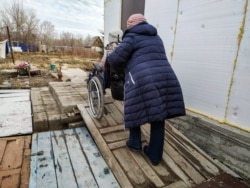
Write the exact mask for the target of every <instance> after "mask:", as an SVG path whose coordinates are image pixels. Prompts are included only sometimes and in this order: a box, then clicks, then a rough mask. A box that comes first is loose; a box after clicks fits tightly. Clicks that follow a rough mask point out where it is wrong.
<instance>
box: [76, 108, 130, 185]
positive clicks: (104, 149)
mask: <svg viewBox="0 0 250 188" xmlns="http://www.w3.org/2000/svg"><path fill="white" fill-rule="evenodd" d="M77 107H78V109H79V110H80V113H81V115H82V117H83V119H84V121H85V123H86V125H87V127H88V129H89V131H90V132H91V135H92V136H93V138H94V140H95V142H96V143H97V145H98V147H99V149H100V151H101V153H102V155H103V157H104V159H105V160H106V162H107V163H108V165H109V167H110V168H111V169H112V171H113V173H114V175H115V176H116V178H117V180H118V181H119V184H120V185H121V187H126V188H129V187H133V186H132V184H131V183H130V181H129V179H128V178H127V176H126V174H125V173H124V171H123V170H122V168H121V167H120V165H119V163H118V161H117V160H116V158H115V156H114V155H113V153H112V152H111V151H110V149H109V148H108V146H107V145H106V143H105V141H104V139H103V138H102V136H101V135H100V133H99V131H98V129H97V128H96V125H95V124H94V121H93V120H92V118H91V116H90V113H89V111H87V110H86V109H85V107H84V106H83V105H81V104H78V105H77Z"/></svg>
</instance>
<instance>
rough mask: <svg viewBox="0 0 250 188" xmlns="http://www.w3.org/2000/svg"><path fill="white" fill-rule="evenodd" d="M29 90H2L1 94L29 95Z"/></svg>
mask: <svg viewBox="0 0 250 188" xmlns="http://www.w3.org/2000/svg"><path fill="white" fill-rule="evenodd" d="M29 92H30V90H29V89H1V90H0V94H6V93H29Z"/></svg>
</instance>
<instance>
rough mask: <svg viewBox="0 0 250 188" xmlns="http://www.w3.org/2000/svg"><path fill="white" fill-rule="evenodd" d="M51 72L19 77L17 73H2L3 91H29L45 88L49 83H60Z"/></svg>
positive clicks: (0, 75)
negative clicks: (30, 89) (35, 88)
mask: <svg viewBox="0 0 250 188" xmlns="http://www.w3.org/2000/svg"><path fill="white" fill-rule="evenodd" d="M51 73H52V72H51V71H49V70H41V74H31V76H30V77H29V76H28V75H18V74H17V72H5V71H0V85H1V89H29V88H32V87H45V86H48V83H49V82H56V81H59V80H58V79H57V78H56V77H54V76H52V74H51Z"/></svg>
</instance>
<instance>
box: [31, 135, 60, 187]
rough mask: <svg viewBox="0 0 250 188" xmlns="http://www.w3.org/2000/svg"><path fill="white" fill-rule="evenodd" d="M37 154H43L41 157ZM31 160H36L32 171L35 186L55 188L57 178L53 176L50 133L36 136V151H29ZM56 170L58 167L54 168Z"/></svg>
mask: <svg viewBox="0 0 250 188" xmlns="http://www.w3.org/2000/svg"><path fill="white" fill-rule="evenodd" d="M37 152H43V154H42V155H36V153H37ZM31 155H32V156H31V159H32V160H33V158H37V163H36V167H35V168H34V166H33V168H32V170H34V171H35V173H36V179H35V181H36V186H37V187H48V188H54V187H55V188H57V187H58V186H57V177H56V174H55V164H54V156H53V149H52V145H51V133H50V132H41V133H38V136H37V151H34V152H33V151H31ZM56 168H58V166H56Z"/></svg>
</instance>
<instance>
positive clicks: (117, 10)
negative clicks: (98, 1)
mask: <svg viewBox="0 0 250 188" xmlns="http://www.w3.org/2000/svg"><path fill="white" fill-rule="evenodd" d="M121 6H122V3H121V0H105V1H104V46H106V44H108V43H109V42H108V34H109V33H110V32H111V31H117V30H118V29H120V28H121Z"/></svg>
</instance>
